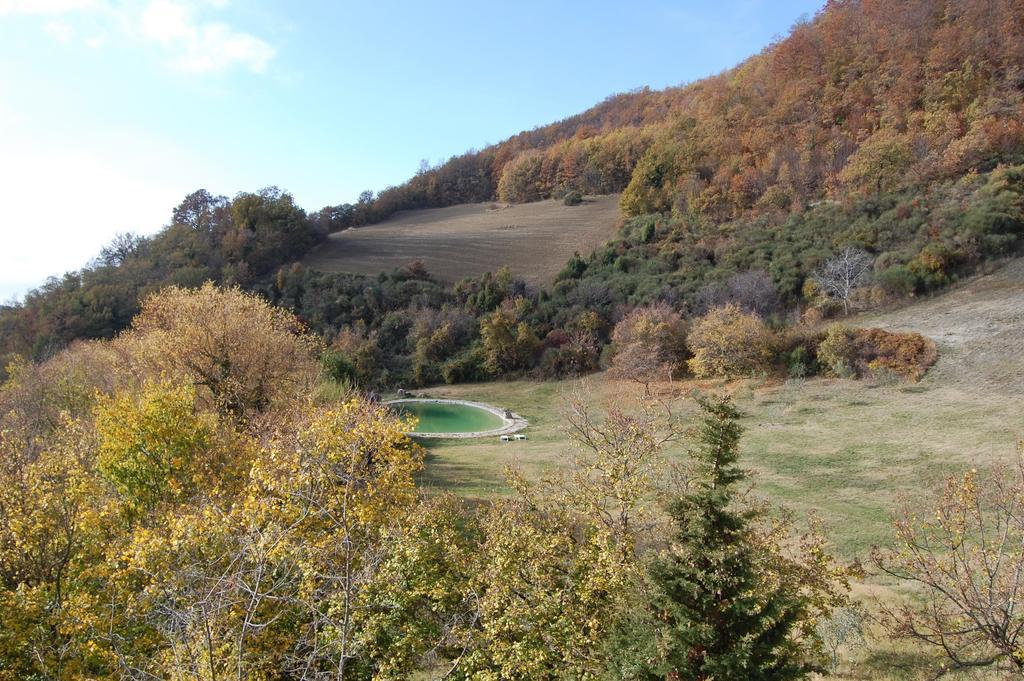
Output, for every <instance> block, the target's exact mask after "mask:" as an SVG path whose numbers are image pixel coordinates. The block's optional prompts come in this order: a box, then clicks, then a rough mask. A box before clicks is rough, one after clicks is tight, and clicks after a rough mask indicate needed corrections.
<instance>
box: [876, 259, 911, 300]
mask: <svg viewBox="0 0 1024 681" xmlns="http://www.w3.org/2000/svg"><path fill="white" fill-rule="evenodd" d="M875 283H877V284H878V286H879V288H881V289H882V291H884V292H885V293H886V294H887V295H890V296H894V297H897V298H905V297H906V296H909V295H910V294H911V293H913V292H914V291H916V290H917V284H918V279H917V275H916V274H914V273H913V272H912V271H911V270H910V268H909V267H907V266H906V265H894V266H892V267H889V268H887V269H884V270H882V271H881V272H879V273H878V274H876V275H875Z"/></svg>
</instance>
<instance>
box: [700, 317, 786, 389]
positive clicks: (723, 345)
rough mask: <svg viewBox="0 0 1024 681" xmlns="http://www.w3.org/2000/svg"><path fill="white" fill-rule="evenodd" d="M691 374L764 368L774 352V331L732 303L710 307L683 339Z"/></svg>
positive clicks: (739, 372)
mask: <svg viewBox="0 0 1024 681" xmlns="http://www.w3.org/2000/svg"><path fill="white" fill-rule="evenodd" d="M686 343H687V345H688V346H689V347H690V350H691V351H692V352H693V358H691V359H690V361H689V362H688V365H689V367H690V371H691V372H693V374H694V375H695V376H698V377H701V378H707V377H711V376H750V375H752V374H756V373H760V372H764V371H767V370H768V369H769V368H770V366H771V363H772V360H773V358H774V356H775V335H774V334H773V333H772V332H771V330H770V329H769V328H768V327H766V326H765V325H764V322H763V321H761V318H760V317H758V316H757V315H756V314H751V313H748V312H744V311H743V310H741V309H740V308H739V307H737V306H735V305H731V304H730V305H726V306H725V307H720V308H718V309H716V310H712V311H711V312H709V313H708V314H707V315H706V316H704V317H702V318H701V319H700V320H698V321H697V323H696V324H694V327H693V330H692V331H691V332H690V335H689V337H688V338H687V339H686Z"/></svg>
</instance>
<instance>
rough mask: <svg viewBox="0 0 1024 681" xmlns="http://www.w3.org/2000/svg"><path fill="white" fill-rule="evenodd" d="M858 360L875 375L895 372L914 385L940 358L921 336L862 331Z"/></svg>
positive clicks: (933, 345)
mask: <svg viewBox="0 0 1024 681" xmlns="http://www.w3.org/2000/svg"><path fill="white" fill-rule="evenodd" d="M857 341H858V345H859V360H860V362H863V363H864V364H865V365H866V366H867V368H868V369H869V370H871V371H873V372H882V371H886V370H888V371H892V372H893V373H896V374H899V375H900V376H903V377H904V378H909V379H911V380H913V381H919V380H921V377H922V376H924V374H925V372H926V371H928V369H929V368H930V367H931V366H932V365H933V364H935V360H937V359H938V357H939V352H938V349H937V348H936V347H935V343H933V342H932V341H931V340H930V339H928V338H925V337H924V336H922V335H921V334H919V333H896V332H892V331H884V330H882V329H859V330H858V332H857Z"/></svg>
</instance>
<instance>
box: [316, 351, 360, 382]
mask: <svg viewBox="0 0 1024 681" xmlns="http://www.w3.org/2000/svg"><path fill="white" fill-rule="evenodd" d="M320 365H321V366H322V367H323V370H324V374H326V376H327V378H329V379H331V380H332V381H334V382H335V383H345V382H348V383H354V382H355V380H356V366H355V364H353V363H352V360H350V359H349V358H348V357H346V356H345V355H343V354H342V353H340V352H333V351H327V352H325V353H324V354H322V355H321V356H320Z"/></svg>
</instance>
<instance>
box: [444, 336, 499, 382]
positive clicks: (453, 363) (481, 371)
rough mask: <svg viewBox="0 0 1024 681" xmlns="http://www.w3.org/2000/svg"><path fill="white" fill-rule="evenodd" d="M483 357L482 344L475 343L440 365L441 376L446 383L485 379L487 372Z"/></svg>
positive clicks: (487, 375)
mask: <svg viewBox="0 0 1024 681" xmlns="http://www.w3.org/2000/svg"><path fill="white" fill-rule="evenodd" d="M485 359H486V358H485V356H484V348H483V346H482V345H481V344H479V343H476V344H474V345H472V346H470V348H469V349H468V350H466V351H465V352H461V353H459V354H458V355H456V356H455V357H452V358H451V359H449V360H448V361H446V362H445V363H444V365H442V367H441V377H442V378H443V379H444V382H445V383H448V384H451V383H467V382H472V381H483V380H486V379H487V378H488V377H489V373H488V371H487V369H486V367H485V366H484V362H485Z"/></svg>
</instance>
